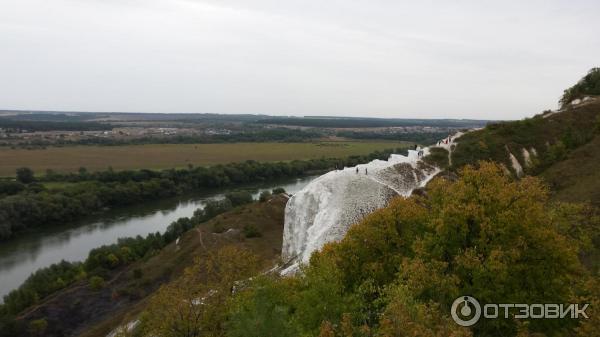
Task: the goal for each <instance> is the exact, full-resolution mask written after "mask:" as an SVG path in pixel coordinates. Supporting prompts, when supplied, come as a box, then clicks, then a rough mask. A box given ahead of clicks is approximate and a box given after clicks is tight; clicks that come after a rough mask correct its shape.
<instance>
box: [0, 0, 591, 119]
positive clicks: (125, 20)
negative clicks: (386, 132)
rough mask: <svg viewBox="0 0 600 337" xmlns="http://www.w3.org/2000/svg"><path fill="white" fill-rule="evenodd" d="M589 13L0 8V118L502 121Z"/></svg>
mask: <svg viewBox="0 0 600 337" xmlns="http://www.w3.org/2000/svg"><path fill="white" fill-rule="evenodd" d="M599 13H600V1H596V0H589V1H578V0H565V1H553V0H545V1H506V0H503V1H494V2H492V1H482V0H474V1H392V0H390V1H384V0H357V1H350V0H344V1H342V0H327V1H323V0H315V1H313V0H304V1H285V0H258V1H257V0H252V1H251V0H214V1H213V0H0V79H1V80H0V109H38V110H79V111H132V112H138V111H139V112H142V111H143V112H200V113H205V112H211V113H264V114H272V115H339V116H344V115H345V116H374V117H399V118H400V117H406V118H481V119H515V118H522V117H524V116H530V115H533V114H535V113H538V112H541V111H542V110H544V109H547V108H555V107H556V105H557V103H556V102H557V100H558V98H559V97H560V95H561V93H562V90H563V89H565V88H566V87H568V86H570V85H572V84H573V83H575V82H576V81H577V80H578V79H579V78H580V77H581V76H582V75H584V74H585V73H586V72H587V71H588V70H589V69H590V68H591V67H594V66H600V34H598V32H600V20H599V19H598V14H599Z"/></svg>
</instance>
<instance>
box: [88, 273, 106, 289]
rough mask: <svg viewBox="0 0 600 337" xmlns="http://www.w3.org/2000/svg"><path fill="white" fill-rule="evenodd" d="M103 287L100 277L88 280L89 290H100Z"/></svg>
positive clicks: (102, 280) (103, 283)
mask: <svg viewBox="0 0 600 337" xmlns="http://www.w3.org/2000/svg"><path fill="white" fill-rule="evenodd" d="M105 285H106V283H105V282H104V279H103V278H102V277H100V276H92V277H91V278H90V288H92V290H100V289H102V288H104V286H105Z"/></svg>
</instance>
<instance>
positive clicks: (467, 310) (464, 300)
mask: <svg viewBox="0 0 600 337" xmlns="http://www.w3.org/2000/svg"><path fill="white" fill-rule="evenodd" d="M461 305H462V307H461V308H460V310H459V309H458V307H459V306H461ZM473 311H475V312H474V313H473ZM459 312H460V315H459ZM450 313H451V314H452V319H453V320H454V321H455V322H456V324H458V325H461V326H471V325H473V324H475V323H477V321H479V317H480V316H481V305H479V302H478V301H477V300H476V299H474V298H473V297H471V296H461V297H459V298H457V299H455V300H454V303H452V308H451V309H450ZM469 317H471V318H470V319H469Z"/></svg>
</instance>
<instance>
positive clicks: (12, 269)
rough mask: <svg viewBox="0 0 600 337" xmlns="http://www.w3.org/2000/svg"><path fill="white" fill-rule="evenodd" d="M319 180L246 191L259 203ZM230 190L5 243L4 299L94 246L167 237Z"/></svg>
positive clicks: (0, 256) (0, 267)
mask: <svg viewBox="0 0 600 337" xmlns="http://www.w3.org/2000/svg"><path fill="white" fill-rule="evenodd" d="M313 178H314V177H305V178H300V179H294V180H292V181H289V180H287V181H271V182H265V183H263V184H260V185H254V186H246V187H245V188H242V189H243V190H246V191H248V192H251V193H252V194H253V196H254V198H255V199H256V198H258V196H259V195H260V193H261V192H263V191H265V190H271V189H272V188H274V187H278V186H281V187H283V188H285V190H286V191H288V193H295V192H297V191H299V190H300V189H302V188H303V187H304V186H306V184H308V182H310V180H312V179H313ZM226 192H228V191H226V190H218V191H217V190H214V191H208V192H206V193H203V194H202V195H194V196H186V197H180V198H172V199H164V200H160V201H152V202H146V203H144V204H143V205H136V206H131V207H126V208H121V209H115V210H109V211H107V212H103V213H101V214H96V215H90V216H88V217H86V218H85V219H82V220H81V221H78V222H77V223H75V224H69V225H64V226H58V227H52V228H49V229H40V230H36V231H35V232H32V233H29V234H27V235H24V236H22V237H19V238H16V239H14V240H11V241H9V242H4V243H1V244H0V298H1V297H2V296H4V295H6V294H7V293H8V292H9V291H10V290H12V289H14V288H16V287H18V286H19V285H20V284H21V283H22V282H23V281H24V280H25V279H26V278H27V277H28V276H29V275H30V274H31V273H32V272H34V271H36V270H37V269H39V268H42V267H47V266H49V265H51V264H53V263H56V262H59V261H60V260H67V261H81V260H84V259H85V258H86V257H87V255H88V253H89V251H90V250H91V249H93V248H95V247H99V246H102V245H106V244H112V243H115V242H117V239H118V238H121V237H131V236H136V235H141V236H146V235H147V234H149V233H154V232H163V231H164V230H165V229H166V228H167V226H168V225H169V224H170V223H171V222H173V221H175V220H177V219H179V218H181V217H189V216H191V215H192V214H193V213H194V211H195V210H196V209H198V208H202V207H203V205H204V203H205V202H206V201H207V200H209V199H220V198H223V195H224V193H226Z"/></svg>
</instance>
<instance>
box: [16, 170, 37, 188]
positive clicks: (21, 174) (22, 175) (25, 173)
mask: <svg viewBox="0 0 600 337" xmlns="http://www.w3.org/2000/svg"><path fill="white" fill-rule="evenodd" d="M34 180H35V178H34V176H33V171H32V170H31V169H30V168H29V167H21V168H18V169H17V181H18V182H20V183H23V184H29V183H31V182H33V181H34Z"/></svg>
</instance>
